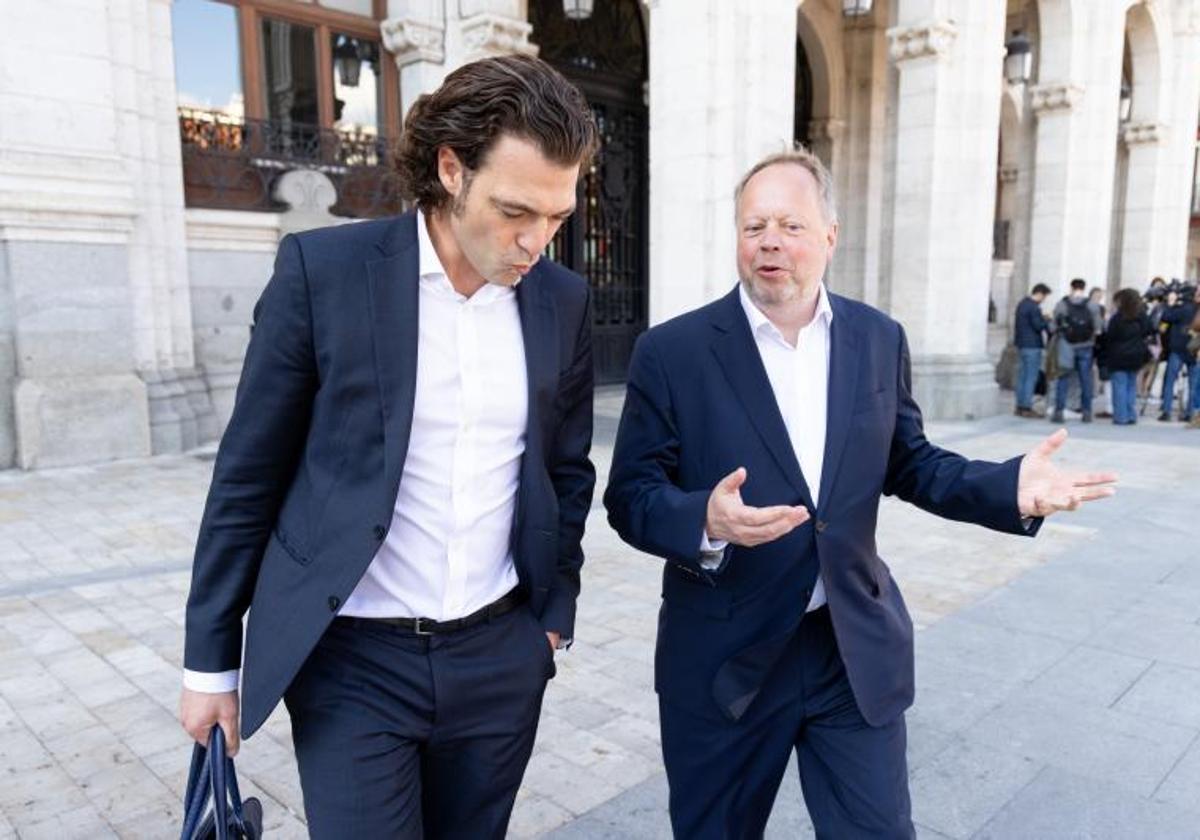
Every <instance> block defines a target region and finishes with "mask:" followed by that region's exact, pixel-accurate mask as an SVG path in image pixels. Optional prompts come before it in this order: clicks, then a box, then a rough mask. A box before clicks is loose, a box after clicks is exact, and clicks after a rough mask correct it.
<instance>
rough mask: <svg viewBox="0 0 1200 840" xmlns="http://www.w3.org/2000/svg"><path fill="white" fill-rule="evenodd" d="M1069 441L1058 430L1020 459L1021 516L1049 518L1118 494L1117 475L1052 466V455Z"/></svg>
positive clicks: (1064, 434)
mask: <svg viewBox="0 0 1200 840" xmlns="http://www.w3.org/2000/svg"><path fill="white" fill-rule="evenodd" d="M1066 439H1067V430H1066V429H1059V430H1058V431H1057V432H1055V433H1054V434H1052V435H1050V437H1048V438H1046V439H1045V440H1043V441H1042V442H1041V443H1039V444H1038V445H1037V446H1035V447H1034V448H1033V449H1032V450H1030V452H1029V454H1028V455H1026V456H1025V457H1024V458H1022V459H1021V474H1020V477H1019V478H1018V479H1017V506H1018V507H1019V508H1020V509H1021V515H1022V516H1049V515H1050V514H1052V513H1055V512H1057V511H1060V510H1075V509H1077V508H1078V507H1079V506H1080V505H1082V504H1083V503H1084V502H1092V501H1095V500H1096V499H1106V498H1108V497H1109V496H1111V495H1113V494H1114V493H1116V492H1117V490H1116V487H1114V486H1113V485H1115V484H1116V482H1117V475H1116V473H1069V472H1066V471H1065V470H1060V469H1059V468H1058V467H1056V466H1054V464H1052V463H1050V456H1052V455H1053V454H1054V453H1055V452H1057V451H1058V449H1059V447H1060V446H1062V445H1063V441H1065V440H1066Z"/></svg>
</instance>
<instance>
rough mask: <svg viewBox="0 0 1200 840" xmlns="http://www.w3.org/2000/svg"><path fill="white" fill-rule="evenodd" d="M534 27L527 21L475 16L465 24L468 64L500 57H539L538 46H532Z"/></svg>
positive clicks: (464, 45) (463, 25)
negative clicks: (490, 57)
mask: <svg viewBox="0 0 1200 840" xmlns="http://www.w3.org/2000/svg"><path fill="white" fill-rule="evenodd" d="M532 31H533V26H532V25H530V24H529V23H526V22H525V21H523V20H517V19H515V18H510V17H502V16H500V15H493V14H481V15H475V16H474V17H472V18H469V19H468V20H464V21H463V23H462V36H463V48H464V49H465V50H466V54H467V56H466V60H467V61H475V60H476V59H480V58H487V57H489V56H496V55H513V54H516V53H519V54H522V55H537V52H538V48H537V45H535V44H531V43H529V33H531V32H532Z"/></svg>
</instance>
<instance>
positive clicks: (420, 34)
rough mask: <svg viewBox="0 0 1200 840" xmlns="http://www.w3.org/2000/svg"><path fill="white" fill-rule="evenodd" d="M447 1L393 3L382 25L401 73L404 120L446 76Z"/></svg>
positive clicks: (394, 0)
mask: <svg viewBox="0 0 1200 840" xmlns="http://www.w3.org/2000/svg"><path fill="white" fill-rule="evenodd" d="M445 5H446V3H445V0H390V2H389V3H388V18H387V20H385V21H384V22H383V23H382V24H381V25H380V30H381V32H382V33H383V45H384V47H385V48H386V49H387V51H388V52H390V53H392V56H393V58H394V59H395V61H396V67H397V68H398V69H399V70H400V109H401V119H403V118H404V117H405V116H406V115H407V114H408V109H409V108H411V107H412V104H413V102H415V101H416V99H417V97H418V96H420V95H421V94H423V93H429V92H430V91H433V90H436V89H437V87H438V85H440V84H441V83H442V79H444V78H445V77H446V73H447V72H448V71H449V68H447V67H446V24H445V15H446V10H445V8H444V7H445Z"/></svg>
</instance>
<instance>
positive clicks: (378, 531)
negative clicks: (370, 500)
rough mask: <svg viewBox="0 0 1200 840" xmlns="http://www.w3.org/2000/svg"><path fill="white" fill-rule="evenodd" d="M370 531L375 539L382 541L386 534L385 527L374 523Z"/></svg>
mask: <svg viewBox="0 0 1200 840" xmlns="http://www.w3.org/2000/svg"><path fill="white" fill-rule="evenodd" d="M371 533H372V534H374V535H375V539H377V540H379V541H381V542H382V541H383V538H384V537H386V536H387V528H384V527H383V526H382V525H376V526H375V527H374V528H372V529H371Z"/></svg>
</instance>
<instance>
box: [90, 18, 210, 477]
mask: <svg viewBox="0 0 1200 840" xmlns="http://www.w3.org/2000/svg"><path fill="white" fill-rule="evenodd" d="M108 13H109V51H110V55H111V56H112V76H113V90H114V96H115V102H114V106H115V108H116V113H117V129H118V148H119V149H120V153H121V155H122V157H123V158H124V160H125V166H126V170H127V172H128V173H129V177H130V180H131V183H132V186H133V190H134V194H135V196H136V202H137V206H138V209H139V213H138V215H137V217H136V218H135V220H134V225H133V230H132V234H131V238H130V250H129V280H130V284H131V286H132V290H133V297H132V301H131V303H132V308H133V339H134V352H135V354H136V363H137V369H138V375H139V376H140V377H141V378H142V380H143V381H144V382H145V383H146V390H147V398H148V399H149V412H150V432H151V444H152V449H153V451H154V452H155V453H161V452H180V451H183V450H186V449H190V448H192V447H194V446H196V445H197V444H198V443H200V442H202V441H204V440H211V439H213V437H214V436H215V434H216V422H215V418H214V417H213V414H212V407H211V403H210V402H209V399H208V394H207V389H206V388H205V386H204V381H203V379H202V377H201V374H200V372H199V371H198V370H197V369H196V365H195V345H194V338H193V334H192V308H191V290H190V287H189V284H188V274H187V245H186V237H185V234H184V221H183V167H182V162H181V152H180V144H179V126H178V118H177V111H176V99H175V66H174V46H173V41H172V30H171V3H170V0H113V2H111V3H109V4H108Z"/></svg>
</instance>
